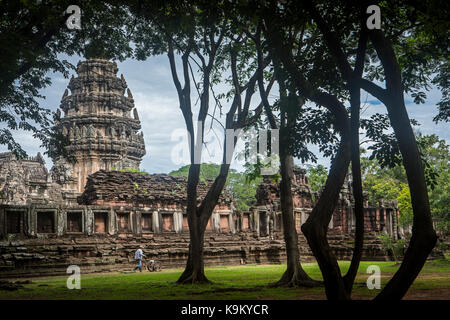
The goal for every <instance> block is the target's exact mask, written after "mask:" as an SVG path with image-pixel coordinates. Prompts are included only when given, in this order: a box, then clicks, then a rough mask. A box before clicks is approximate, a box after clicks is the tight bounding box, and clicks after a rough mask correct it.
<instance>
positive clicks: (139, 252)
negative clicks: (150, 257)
mask: <svg viewBox="0 0 450 320" xmlns="http://www.w3.org/2000/svg"><path fill="white" fill-rule="evenodd" d="M144 257H145V255H144V253H143V252H142V249H141V248H139V249H137V250H136V253H135V254H134V259H135V260H137V263H138V264H137V266H136V268H134V272H136V270H137V269H139V271H140V272H142V259H143V258H144Z"/></svg>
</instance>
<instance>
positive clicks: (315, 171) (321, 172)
mask: <svg viewBox="0 0 450 320" xmlns="http://www.w3.org/2000/svg"><path fill="white" fill-rule="evenodd" d="M306 175H307V176H308V182H309V185H310V187H311V190H312V191H313V192H320V191H322V188H323V187H324V185H325V182H326V180H327V176H328V169H327V168H326V167H324V166H322V165H321V164H319V165H317V166H313V165H308V166H307V168H306Z"/></svg>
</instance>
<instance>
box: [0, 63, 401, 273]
mask: <svg viewBox="0 0 450 320" xmlns="http://www.w3.org/2000/svg"><path fill="white" fill-rule="evenodd" d="M117 72H118V68H117V65H116V63H115V62H110V61H108V60H102V59H91V60H87V61H83V62H79V63H78V66H77V77H72V78H71V79H70V82H69V85H68V87H67V89H66V91H65V92H64V94H63V97H62V100H61V105H60V109H58V111H57V112H58V113H59V115H60V116H61V117H60V120H59V121H58V123H57V124H56V125H57V128H58V129H59V130H60V132H61V133H62V134H63V135H64V136H65V137H66V138H67V139H68V141H69V145H68V146H67V150H68V151H69V153H70V154H71V156H73V158H74V159H75V160H76V161H68V160H66V159H63V158H58V159H53V163H54V166H53V168H52V169H51V170H50V172H49V171H48V170H47V169H46V167H45V161H44V159H43V157H42V156H41V155H40V154H39V153H38V154H37V156H36V157H31V158H28V159H23V160H17V159H16V157H15V156H14V155H13V154H11V153H2V154H0V277H12V276H40V275H49V274H65V273H66V269H67V267H68V266H69V265H72V264H76V265H78V266H80V267H81V270H82V272H100V271H113V270H125V269H130V268H132V267H133V266H134V265H133V264H134V251H135V250H136V249H137V248H138V247H139V246H143V247H144V249H143V250H144V252H145V253H146V255H147V256H148V257H150V258H154V259H158V260H160V261H161V262H162V265H163V267H164V268H167V267H184V265H185V262H186V259H187V255H188V245H189V233H188V224H187V217H186V205H185V204H186V180H185V179H184V178H179V177H172V176H169V175H167V174H143V173H140V172H139V171H138V170H125V171H124V170H122V171H120V170H121V169H139V165H140V162H141V159H142V157H143V156H144V155H145V152H146V151H145V143H144V136H143V133H142V131H140V129H141V125H140V120H139V116H138V112H137V110H136V108H135V106H134V100H133V96H132V94H131V91H130V89H129V88H128V87H127V83H126V81H125V78H124V76H123V75H121V76H120V78H119V77H118V76H117ZM61 111H62V112H63V114H62V113H61ZM350 187H351V184H350V182H349V181H347V182H346V185H345V186H344V188H343V190H342V192H341V195H340V199H339V203H338V205H337V206H336V209H335V213H334V215H333V219H332V221H331V222H330V225H329V231H328V239H329V242H330V245H331V247H332V248H333V250H334V252H335V254H336V255H337V256H338V258H339V259H349V258H350V257H351V255H352V250H353V231H354V228H355V218H354V213H353V200H352V196H351V195H352V193H351V189H350ZM206 192H207V185H206V184H205V183H201V184H200V185H199V190H198V193H199V199H201V198H202V197H203V196H204V195H205V194H206ZM293 193H294V207H295V210H294V211H295V212H294V214H295V225H296V228H297V231H298V232H299V247H300V251H301V258H302V260H312V259H314V257H313V256H312V253H311V251H310V249H309V247H308V245H307V243H306V240H305V238H304V236H303V235H302V234H301V231H300V226H301V224H302V223H303V222H305V221H306V219H307V217H308V215H309V213H310V212H311V210H312V208H313V206H314V203H315V201H316V199H317V194H314V193H313V192H311V189H310V187H309V184H308V179H307V176H306V172H305V170H302V169H300V168H296V169H295V175H294V181H293ZM256 197H257V199H256V200H257V204H256V206H254V207H253V208H251V210H249V211H246V212H242V211H238V210H236V209H235V207H234V199H233V198H232V196H231V195H230V194H228V193H227V192H226V191H224V192H223V193H222V195H221V197H220V199H219V202H218V204H217V206H216V208H215V210H214V212H213V214H212V216H211V219H210V221H209V223H208V225H207V227H206V229H207V230H206V234H205V250H204V254H205V264H206V265H231V264H246V263H283V262H284V261H285V258H286V256H285V244H284V239H283V230H282V225H283V224H282V220H281V211H280V200H279V187H278V184H276V183H274V182H272V181H270V180H264V182H263V183H262V184H261V185H260V186H259V188H258V190H257V195H256ZM397 217H398V209H397V204H396V202H394V201H381V202H379V203H377V204H375V205H374V204H371V205H369V203H368V202H366V207H365V227H366V232H367V235H366V236H365V247H364V252H363V259H366V260H368V259H370V260H380V259H382V260H384V259H388V257H386V255H385V252H384V250H383V249H382V247H381V245H380V242H379V240H378V239H377V238H376V234H378V233H381V232H385V233H389V234H390V235H391V236H393V237H394V238H397V237H398V226H397Z"/></svg>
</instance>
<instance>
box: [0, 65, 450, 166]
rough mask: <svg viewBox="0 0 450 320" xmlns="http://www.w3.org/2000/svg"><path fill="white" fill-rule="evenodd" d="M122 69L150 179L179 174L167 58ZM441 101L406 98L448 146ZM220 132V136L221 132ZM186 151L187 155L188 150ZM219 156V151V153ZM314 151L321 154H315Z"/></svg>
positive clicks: (57, 81)
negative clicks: (439, 114) (439, 116)
mask: <svg viewBox="0 0 450 320" xmlns="http://www.w3.org/2000/svg"><path fill="white" fill-rule="evenodd" d="M62 58H66V59H68V60H69V61H70V62H72V63H73V64H74V65H76V63H77V62H78V61H79V60H80V57H62ZM117 64H118V67H119V72H118V76H119V77H120V74H121V73H123V75H124V77H125V80H126V81H127V84H128V87H129V88H130V90H131V92H132V94H133V97H134V101H135V106H136V107H137V110H138V113H139V117H140V120H141V125H142V130H143V132H144V138H145V147H146V150H147V154H146V155H145V156H144V158H143V160H142V163H141V169H143V170H145V171H147V172H150V173H168V172H170V171H172V170H174V169H177V168H179V167H180V166H181V165H183V164H184V163H183V162H182V161H179V159H178V158H179V156H180V155H181V151H180V149H182V148H180V146H182V145H186V144H185V143H184V142H185V139H184V140H183V135H184V132H185V129H184V128H185V126H184V121H183V117H182V114H181V111H180V109H179V107H178V97H177V93H176V90H175V87H174V84H173V82H172V77H171V74H170V68H169V63H168V59H167V56H158V57H152V58H150V59H148V60H147V61H145V62H142V61H135V60H126V61H124V62H117ZM71 74H74V75H75V76H76V74H75V71H72V72H71ZM49 76H50V77H51V78H52V85H51V86H49V87H48V88H46V89H44V90H42V94H43V95H44V96H45V97H46V99H45V100H42V101H41V104H42V106H45V107H47V108H49V109H51V110H56V108H58V107H59V104H60V101H61V97H62V95H63V92H64V90H65V88H66V87H67V85H68V83H69V78H67V79H66V78H64V77H63V76H62V75H61V74H49ZM69 77H70V76H69ZM222 89H223V88H222ZM219 91H220V88H219ZM273 92H275V91H273ZM272 98H276V95H275V94H273V95H272ZM439 99H440V93H439V92H438V91H437V90H435V89H434V90H432V91H430V92H429V93H428V99H427V101H426V103H425V104H422V105H415V104H414V103H413V102H412V99H410V98H409V97H406V101H407V109H408V113H409V115H410V117H411V118H414V119H416V120H417V121H419V123H420V124H421V126H420V127H418V129H419V130H420V131H421V132H422V133H423V134H432V133H435V134H437V135H438V136H440V137H441V138H442V139H445V140H446V141H447V143H450V132H449V126H448V124H446V123H439V124H435V123H434V122H433V121H432V119H433V117H434V116H435V115H436V114H437V108H436V106H435V105H436V103H437V102H438V101H439ZM362 100H363V101H365V100H367V101H368V103H367V104H368V107H367V108H365V112H364V114H363V115H362V116H363V117H369V116H370V115H372V114H374V113H385V112H386V111H385V107H384V105H382V104H381V103H380V102H379V101H377V100H376V99H375V98H373V97H371V96H370V95H369V96H366V93H365V92H364V93H363V95H362ZM255 101H256V100H255ZM257 102H259V101H257ZM208 124H209V123H208ZM207 131H208V130H207ZM216 132H217V133H220V131H219V128H218V127H217V126H216ZM13 134H14V137H15V138H16V139H17V141H18V142H20V143H21V145H22V146H23V148H24V149H25V151H26V152H27V153H28V154H29V155H35V154H36V153H37V152H38V151H40V152H41V153H44V151H45V150H43V149H41V148H39V147H38V146H39V145H40V142H39V141H38V140H35V139H33V137H32V136H31V135H30V134H29V133H28V132H27V133H25V132H14V133H13ZM207 139H208V140H209V141H210V144H209V146H210V147H209V151H210V153H211V154H212V157H210V158H206V159H204V161H206V162H214V160H215V159H220V151H221V150H220V147H219V145H220V144H219V143H217V139H215V137H214V134H213V132H210V134H209V136H208V138H207ZM186 147H187V145H186ZM184 149H185V150H186V148H184ZM214 150H216V151H215V152H214ZM312 150H313V151H314V150H317V149H316V148H312ZM4 151H6V147H5V146H0V152H4ZM206 156H208V153H206ZM214 156H215V157H214ZM319 157H320V158H319V163H322V164H324V165H328V163H329V161H328V159H325V158H323V157H321V156H320V155H319ZM185 158H186V157H185ZM45 159H46V165H47V167H48V168H50V167H51V165H52V162H51V159H48V158H47V157H45ZM177 159H178V160H177ZM232 167H234V168H236V169H238V170H239V169H240V168H242V166H241V164H240V163H239V162H238V161H237V160H233V163H232Z"/></svg>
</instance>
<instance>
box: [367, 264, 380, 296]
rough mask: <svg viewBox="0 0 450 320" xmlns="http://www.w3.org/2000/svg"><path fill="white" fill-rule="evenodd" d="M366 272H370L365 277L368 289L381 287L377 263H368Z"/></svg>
mask: <svg viewBox="0 0 450 320" xmlns="http://www.w3.org/2000/svg"><path fill="white" fill-rule="evenodd" d="M366 272H367V273H369V274H370V276H369V278H367V281H366V285H367V288H368V289H369V290H373V289H381V269H380V267H379V266H377V265H374V264H372V265H370V266H368V267H367V271H366Z"/></svg>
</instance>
